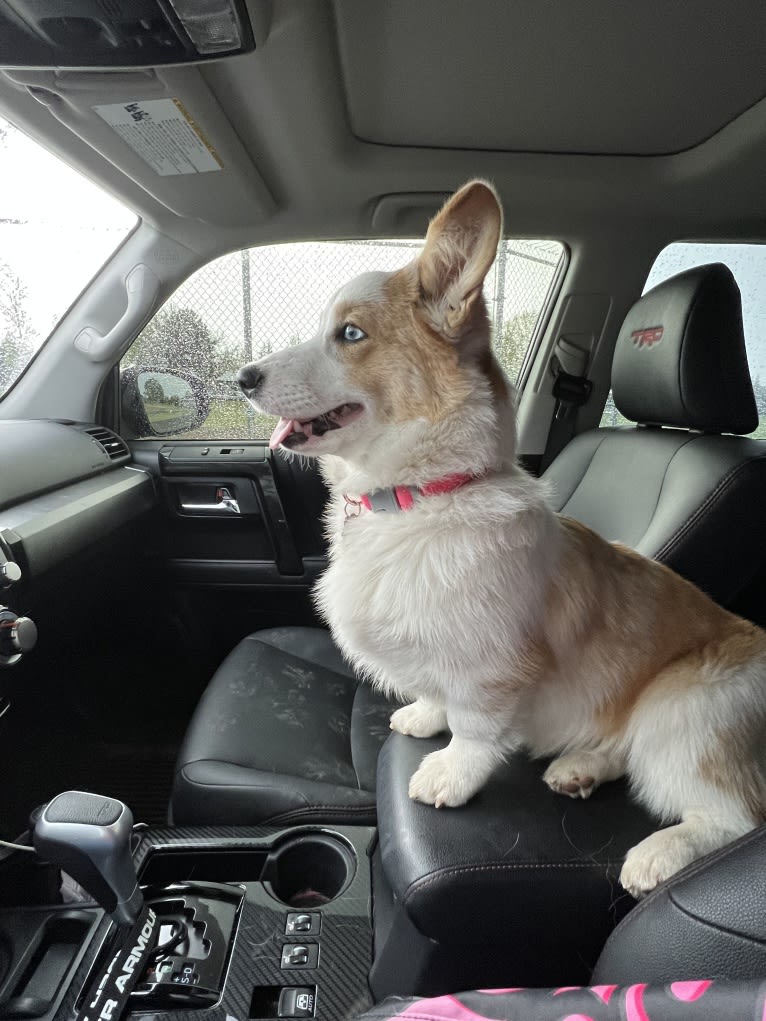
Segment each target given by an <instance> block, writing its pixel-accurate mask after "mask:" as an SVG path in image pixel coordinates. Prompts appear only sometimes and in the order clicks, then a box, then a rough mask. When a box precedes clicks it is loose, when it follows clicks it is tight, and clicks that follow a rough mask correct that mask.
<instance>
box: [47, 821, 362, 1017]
mask: <svg viewBox="0 0 766 1021" xmlns="http://www.w3.org/2000/svg"><path fill="white" fill-rule="evenodd" d="M319 832H321V833H325V834H328V833H332V834H336V835H337V836H339V837H340V838H341V839H342V840H344V841H345V842H346V843H347V844H349V845H351V846H352V847H353V849H354V852H355V855H356V862H357V864H356V870H355V872H354V875H353V878H352V879H351V882H350V883H349V885H348V887H347V888H346V889H345V891H344V892H343V893H341V895H340V896H338V897H337V898H336V899H335V900H333V901H331V902H330V903H329V904H325V905H323V906H321V907H312V908H311V910H312V911H320V912H321V914H322V928H321V933H320V935H319V936H309V937H306V939H305V940H302V941H301V942H318V943H319V947H320V950H319V963H318V966H317V968H316V969H315V970H294V971H284V970H282V969H281V968H280V959H281V955H282V947H283V945H284V944H285V943H295V942H297V941H298V939H297V937H295V936H291V937H286V936H285V935H284V928H285V922H286V918H287V912H288V911H289V910H295V909H294V908H292V909H291V908H289V907H288V906H287V905H283V904H281V903H279V902H278V901H277V900H276V899H275V898H274V897H273V896H272V895H271V894H270V893H269V891H268V889H267V887H266V886H265V885H264V884H263V883H262V882H258V881H252V882H247V883H246V884H245V888H246V894H245V903H244V906H243V909H242V914H241V917H240V922H239V926H238V929H237V935H236V938H235V941H234V949H233V952H232V955H231V959H230V963H229V970H228V974H227V977H226V982H225V985H224V991H223V997H222V999H221V1001H220V1003H219V1005H218V1006H216V1007H211V1008H208V1009H201V1010H186V1011H184V1010H178V1011H167V1012H163V1013H162V1014H157V1015H156V1016H157V1017H158V1018H163V1019H167V1021H248V1018H249V1016H250V1003H251V999H252V995H253V989H254V987H256V986H301V985H316V986H317V1002H316V1015H315V1016H316V1018H317V1021H345V1019H348V1018H352V1017H355V1016H356V1015H357V1014H359V1013H362V1012H363V1011H364V1010H366V1009H367V1008H368V1007H369V1006H370V1005H371V1003H372V998H371V996H370V993H369V990H368V987H367V975H368V973H369V969H370V965H371V962H372V920H371V916H372V900H371V883H370V862H369V853H370V850H371V845H372V843H373V840H374V836H375V830H374V829H372V828H368V827H359V826H332V827H327V826H324V827H320V826H293V827H290V828H283V829H273V828H269V827H264V826H258V827H246V828H245V827H243V828H236V829H234V828H231V827H226V828H224V827H184V828H178V829H170V828H166V829H150V830H146V831H145V832H144V834H143V835H142V838H141V842H140V844H139V846H138V848H137V849H136V851H135V854H134V859H135V863H136V868H137V869H140V868H141V866H142V865H143V864H144V863H145V862H146V861H147V859H148V857H149V855H150V854H151V853H152V852H154V851H159V850H163V851H164V850H175V851H184V850H195V849H203V848H205V849H209V850H212V849H225V848H229V849H232V850H233V849H237V850H266V851H270V850H272V849H274V848H278V847H279V846H280V844H282V843H284V842H285V841H286V840H287V839H289V838H294V837H297V836H300V835H305V834H307V833H319ZM177 878H178V880H183V879H188V878H190V877H189V876H183V875H179V876H178V877H177ZM196 878H201V877H196ZM110 929H113V927H111V925H110V923H109V922H108V920H106V919H104V921H103V922H102V923H101V925H100V926H99V928H98V930H97V932H96V936H95V937H94V939H93V941H92V944H91V946H90V947H89V948H88V952H87V953H86V955H85V957H84V959H83V962H82V964H81V965H80V967H79V968H78V970H77V972H76V974H75V977H74V980H73V982H72V983H71V986H70V989H69V991H68V992H67V994H66V995H65V997H64V999H63V1001H62V1003H61V1006H60V1008H59V1010H58V1011H57V1013H56V1019H55V1021H74V1019H76V1018H77V1016H78V1011H77V1000H78V998H79V997H80V995H81V992H82V990H84V989H85V988H87V987H88V986H89V985H90V984H91V983H92V982H93V978H94V977H95V975H96V974H97V971H96V969H94V963H98V964H99V965H100V963H101V960H103V959H104V958H105V957H106V955H107V951H108V948H109V946H110V944H111V941H112V938H113V931H112V932H110ZM105 937H106V942H105ZM97 958H98V961H97ZM127 1016H128V1017H135V1018H136V1019H139V1018H143V1019H144V1021H146V1018H147V1017H149V1016H155V1015H147V1014H146V1013H142V1014H139V1013H136V1014H130V1015H127Z"/></svg>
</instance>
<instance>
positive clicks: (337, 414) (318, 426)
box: [269, 403, 364, 450]
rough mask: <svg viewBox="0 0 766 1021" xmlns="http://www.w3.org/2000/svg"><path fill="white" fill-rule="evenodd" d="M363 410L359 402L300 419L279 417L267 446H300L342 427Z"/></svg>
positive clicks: (289, 447)
mask: <svg viewBox="0 0 766 1021" xmlns="http://www.w3.org/2000/svg"><path fill="white" fill-rule="evenodd" d="M363 411H364V408H363V407H362V405H361V404H352V403H349V404H340V405H339V406H338V407H337V408H333V409H332V410H331V411H325V413H324V414H323V415H317V416H316V418H309V419H305V420H301V419H298V418H280V420H279V421H278V422H277V424H276V428H275V429H274V432H273V433H272V434H271V439H270V440H269V446H270V447H271V449H272V450H274V449H275V448H276V447H278V446H280V444H281V445H282V446H283V447H287V448H288V449H290V450H294V449H295V448H296V447H302V446H303V445H304V444H306V443H308V442H309V440H311V439H312V438H313V437H317V438H318V437H322V436H324V434H325V433H327V432H330V431H331V430H332V429H342V428H343V426H344V425H349V423H351V422H353V421H354V420H355V419H357V418H359V416H360V415H361V414H362V412H363Z"/></svg>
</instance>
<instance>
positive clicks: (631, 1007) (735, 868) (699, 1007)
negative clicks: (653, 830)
mask: <svg viewBox="0 0 766 1021" xmlns="http://www.w3.org/2000/svg"><path fill="white" fill-rule="evenodd" d="M765 852H766V827H762V828H761V829H759V830H756V831H754V832H753V833H748V834H746V835H745V836H744V837H742V838H740V839H739V840H737V841H735V842H734V843H732V844H729V845H728V846H727V847H725V848H722V849H721V850H718V851H715V852H713V853H712V854H710V855H708V856H707V857H705V858H701V859H699V860H698V861H696V862H693V863H692V864H691V865H690V866H689V867H688V868H686V869H684V870H683V871H682V872H679V873H678V874H677V875H676V876H674V877H673V878H672V879H671V880H670V881H669V882H667V883H664V884H663V885H662V886H660V887H658V888H657V889H656V890H655V891H654V892H653V893H651V894H650V895H649V896H648V897H647V898H646V900H644V901H642V903H641V904H640V905H639V906H638V907H636V908H634V909H633V911H631V912H630V914H628V915H627V917H626V918H625V919H624V920H623V921H622V922H621V923H620V925H618V926H617V928H616V929H615V930H614V932H613V933H612V934H611V936H610V937H609V939H608V941H607V943H606V946H605V947H604V949H603V950H602V952H601V955H600V957H599V958H598V961H597V963H596V966H595V968H594V969H593V972H592V973H591V975H590V978H589V980H588V981H589V982H590V986H589V987H587V988H583V987H582V986H581V985H569V984H567V985H566V986H565V987H563V988H561V987H560V988H555V987H554V988H539V989H534V988H532V989H523V988H521V989H520V988H514V987H515V986H516V985H517V982H516V980H515V978H513V977H512V974H511V972H512V969H513V967H514V965H515V956H516V949H517V947H516V946H515V945H510V946H509V947H508V951H509V966H508V967H509V978H508V981H507V985H509V986H511V987H512V988H505V989H497V990H494V991H493V990H486V989H485V990H482V991H480V992H468V993H460V994H458V995H456V996H455V995H438V996H434V997H432V998H429V999H422V998H412V997H407V998H403V997H398V996H391V997H388V998H386V999H385V1000H384V1001H383V1002H381V1003H379V1004H377V1005H376V1006H375V1007H373V1008H372V1009H371V1010H369V1011H368V1012H367V1013H365V1014H364V1017H363V1018H362V1019H360V1021H389V1019H394V1018H402V1019H404V1018H412V1019H414V1018H422V1019H425V1018H428V1019H429V1021H454V1019H456V1018H469V1017H470V1018H476V1021H479V1019H482V1018H483V1019H487V1021H492V1019H497V1021H511V1019H512V1018H527V1017H528V1018H533V1017H534V1018H536V1019H537V1021H561V1019H562V1018H564V1017H567V1018H572V1019H574V1018H583V1017H587V1018H591V1019H593V1021H623V1019H625V1018H634V1019H641V1018H647V1017H650V1018H652V1019H653V1021H684V1019H686V1018H688V1019H690V1021H694V1019H698V1021H718V1019H719V1018H727V1019H728V1018H732V1019H733V1018H762V1017H764V1016H766V984H764V980H763V976H764V974H766V912H765V911H764V907H765V906H766V869H764V867H763V862H764V853H765ZM526 917H527V918H529V917H530V916H526ZM532 954H534V947H533V948H532Z"/></svg>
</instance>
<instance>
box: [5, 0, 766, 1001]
mask: <svg viewBox="0 0 766 1021" xmlns="http://www.w3.org/2000/svg"><path fill="white" fill-rule="evenodd" d="M765 46H766V13H764V10H763V7H762V5H760V4H756V3H755V2H754V0H741V2H740V3H738V4H735V5H729V6H728V7H722V6H720V5H713V4H710V3H709V2H708V0H688V2H686V3H684V4H683V5H681V4H665V5H662V4H658V3H650V2H646V0H640V2H639V3H636V4H633V5H630V6H622V5H615V4H610V3H607V2H606V0H581V2H576V3H573V4H569V5H551V4H540V3H533V2H531V0H513V2H512V3H507V2H501V0H474V2H472V3H470V4H469V3H464V2H461V0H418V2H417V3H413V2H407V0H378V2H375V0H136V2H134V3H131V4H130V5H118V4H112V3H106V2H102V0H75V2H71V0H68V2H63V0H33V2H29V0H0V763H2V771H1V774H0V1019H5V1018H7V1019H37V1018H39V1019H44V1021H63V1019H78V1021H79V1019H82V1021H86V1019H87V1021H94V1019H100V1021H119V1019H120V1018H127V1017H129V1016H133V1015H136V1016H138V1015H142V1014H144V1015H151V1016H152V1017H154V1018H157V1019H163V1021H164V1019H165V1018H167V1021H174V1019H180V1018H184V1019H191V1018H200V1019H204V1018H211V1019H215V1021H251V1019H252V1021H259V1019H264V1021H266V1019H275V1018H287V1017H314V1018H317V1019H320V1021H347V1019H348V1021H350V1019H361V1018H365V1019H367V1021H372V1019H376V1021H388V1019H393V1018H395V1017H402V1018H417V1019H420V1021H446V1019H452V1021H468V1019H469V1018H473V1019H476V1018H479V1019H482V1018H484V1019H497V1021H511V1019H517V1018H519V1019H521V1018H532V1017H534V1018H539V1019H540V1021H547V1019H551V1021H552V1019H554V1018H564V1017H570V1018H592V1019H597V1021H598V1019H611V1018H628V1019H631V1021H633V1019H635V1021H641V1019H644V1018H648V1017H651V1018H652V1019H655V1021H656V1019H659V1021H673V1019H675V1018H679V1019H682V1018H686V1017H692V1016H694V1017H698V1018H703V1019H705V1018H707V1017H708V1016H709V1017H710V1018H713V1017H716V1018H720V1017H727V1018H735V1017H748V1018H750V1017H761V1016H762V1013H763V1011H764V997H765V996H766V922H765V921H764V919H765V918H766V913H765V912H764V907H766V870H764V868H763V851H764V843H766V827H764V828H763V829H757V830H754V831H753V832H751V833H749V834H747V835H746V836H745V837H743V838H741V839H739V840H737V841H735V842H733V843H732V844H730V845H728V846H726V847H724V848H723V849H721V850H719V851H716V852H713V853H712V854H710V855H708V856H706V857H704V858H702V859H700V860H698V861H696V862H694V863H693V864H692V865H691V866H689V867H688V868H686V869H684V870H682V871H681V872H680V873H678V874H677V875H676V876H674V877H672V878H671V879H670V880H668V881H667V882H665V883H663V884H661V885H660V886H659V887H657V889H656V890H655V891H654V892H652V893H651V894H649V896H647V897H646V898H644V899H643V900H641V901H640V902H636V901H635V900H634V899H633V898H632V897H631V896H630V895H629V894H628V893H627V892H626V891H625V890H623V889H622V888H621V887H620V884H619V881H618V876H619V873H620V867H621V864H622V861H623V859H624V856H625V854H626V852H627V850H628V849H629V848H630V847H632V846H633V845H634V844H635V843H636V842H637V841H638V840H641V839H643V838H644V837H645V836H646V835H647V834H648V833H650V832H651V831H652V830H653V829H655V828H656V822H655V821H654V820H653V819H651V818H650V817H649V815H648V814H647V812H646V811H645V810H644V809H643V808H642V807H641V806H640V805H639V804H638V802H637V801H635V800H634V799H633V797H632V795H631V792H630V790H629V788H628V786H627V784H626V783H625V782H624V781H622V780H619V781H615V782H610V783H607V784H605V785H604V786H603V787H601V788H600V789H599V790H598V791H597V792H596V793H595V794H594V795H593V796H592V797H591V798H589V799H588V800H571V799H568V798H564V797H557V796H555V795H553V794H552V793H551V792H550V791H549V790H548V789H547V788H546V787H545V785H544V784H543V782H542V780H541V777H542V773H543V771H544V769H545V763H544V762H540V761H532V760H530V759H529V758H528V757H527V756H526V755H524V754H523V753H519V754H514V755H510V756H508V758H507V760H506V761H505V762H503V764H502V765H501V766H499V767H498V769H497V770H496V771H495V773H494V774H493V776H492V778H491V779H490V781H489V783H488V784H487V786H486V787H485V788H484V789H483V790H482V791H481V792H480V793H479V794H478V795H477V796H476V797H475V798H473V799H472V800H471V801H470V802H469V803H468V804H466V805H464V806H462V807H460V808H455V809H444V810H439V811H437V810H436V809H434V808H433V807H431V806H427V805H424V804H421V803H419V802H416V801H413V800H411V799H410V797H409V796H408V782H409V778H410V777H411V775H412V773H413V772H414V771H415V769H416V768H417V765H418V762H419V761H420V759H421V757H422V755H423V753H424V751H430V750H434V749H437V748H441V747H443V746H444V745H445V744H446V741H447V740H448V737H447V735H444V736H440V737H437V738H428V739H418V738H414V737H405V736H403V735H401V734H398V733H392V732H391V730H390V728H389V717H390V714H391V712H392V711H393V710H394V709H395V708H396V704H395V703H394V702H393V701H392V700H391V699H390V698H388V697H386V696H385V695H384V694H383V693H381V692H380V691H378V690H376V689H374V688H373V687H372V686H370V685H369V684H368V683H366V682H365V681H364V679H363V678H360V677H359V676H357V675H356V674H355V672H354V670H353V669H352V667H351V666H350V665H349V664H348V663H347V662H346V661H345V660H344V659H343V657H342V656H341V653H340V652H339V650H338V649H337V648H336V646H335V644H334V642H333V640H332V637H331V635H330V632H329V630H328V628H327V625H326V622H325V621H323V620H322V619H321V617H320V616H319V614H318V612H317V610H316V608H315V607H314V604H313V602H312V597H311V592H312V587H313V585H314V583H315V581H316V580H317V578H318V577H319V576H320V575H321V573H322V571H323V569H324V567H325V566H326V564H327V544H326V540H325V536H324V531H323V525H322V512H323V507H324V503H325V499H326V495H327V493H326V489H325V485H324V482H323V480H322V477H321V474H320V472H319V470H318V468H317V465H316V463H315V462H313V461H312V460H311V459H302V458H300V457H294V456H291V455H289V454H286V453H284V452H283V451H280V450H279V449H272V448H271V447H270V446H269V434H270V432H271V430H272V428H273V421H271V420H269V419H268V418H267V417H266V416H260V415H258V414H256V413H254V412H253V410H252V409H250V408H248V406H247V404H246V402H245V400H244V397H243V395H242V393H241V392H240V388H239V386H238V385H237V382H236V372H237V370H238V368H239V367H240V366H242V365H245V364H246V363H249V362H252V361H253V360H254V359H257V358H258V357H260V356H262V355H265V354H268V353H270V352H271V351H272V350H277V349H279V348H281V347H285V346H289V345H292V344H295V343H298V342H300V341H301V340H305V339H307V338H308V337H309V336H311V334H312V332H313V330H314V329H315V328H316V323H317V321H318V318H319V315H320V312H321V309H322V306H323V304H324V302H325V301H326V300H327V298H328V297H329V296H330V295H331V294H332V293H333V292H334V291H335V290H337V288H338V287H339V286H340V285H341V284H343V283H344V282H345V280H347V279H349V278H350V277H351V276H354V275H356V274H358V273H361V272H365V271H367V270H369V269H383V268H385V269H389V268H396V267H399V266H402V265H404V264H405V263H406V262H408V261H409V260H410V259H411V258H412V257H413V255H414V254H415V253H416V252H417V250H418V246H419V244H420V243H421V241H422V238H423V236H424V233H425V230H426V228H427V225H428V222H429V220H430V219H431V218H432V217H433V216H434V215H435V214H436V212H437V211H438V210H439V208H440V207H441V205H442V204H443V202H444V200H445V198H446V197H448V196H449V195H450V194H451V193H452V192H453V191H455V190H456V189H457V188H458V187H460V185H462V184H463V183H464V182H466V181H467V180H470V179H472V178H482V179H485V180H488V181H491V182H492V184H493V185H494V186H495V188H496V189H497V192H498V194H499V196H500V198H501V200H502V202H503V206H504V210H505V228H504V229H505V237H504V239H503V241H502V243H501V245H500V249H499V254H498V261H497V266H496V268H495V270H493V274H494V275H493V277H492V282H491V285H490V289H489V290H486V291H485V297H486V298H487V302H488V306H489V311H490V315H491V317H492V319H493V322H494V331H495V341H494V343H495V350H496V353H497V356H498V358H499V359H500V361H501V362H502V364H503V366H504V368H505V369H506V371H507V373H508V375H509V377H510V378H511V381H512V382H515V385H516V389H517V394H518V397H517V426H518V435H519V450H520V459H521V463H522V465H523V466H524V468H525V469H526V470H527V471H529V472H531V473H533V474H535V475H539V476H541V477H542V478H543V479H544V480H545V482H546V484H547V493H548V499H549V500H550V503H551V505H552V506H553V508H554V509H555V510H556V511H557V512H559V513H561V514H563V515H566V516H568V517H571V518H574V519H576V520H577V521H579V522H582V523H583V524H584V525H587V526H588V527H589V528H591V529H593V530H594V531H596V532H597V533H599V534H600V535H601V536H603V537H604V538H606V539H607V540H609V541H615V542H620V543H623V544H625V545H627V546H628V547H630V548H632V549H634V550H636V551H638V552H639V553H641V554H643V555H644V556H646V557H650V558H654V559H656V560H657V561H659V562H660V563H662V564H665V565H666V566H667V567H669V568H671V569H672V570H674V571H676V572H678V573H679V574H680V575H682V576H683V577H685V578H687V579H688V580H690V581H691V582H693V583H694V584H696V585H697V586H699V587H700V588H701V589H703V590H704V591H705V592H706V593H708V594H709V595H710V596H711V597H712V598H713V599H715V600H716V601H717V602H718V603H719V604H720V605H722V606H723V607H725V608H727V609H729V610H731V611H733V612H735V613H737V614H740V615H741V616H743V617H745V618H747V619H748V620H750V621H752V622H753V623H755V624H757V625H759V626H764V625H766V543H765V542H764V538H763V526H762V523H763V521H764V520H766V446H764V444H766V387H764V386H762V385H761V374H762V371H763V373H764V380H765V382H766V339H765V338H766V296H765V295H766V284H765V283H764V281H766V247H764V243H765V242H766V190H764V187H763V182H764V180H765V179H766V69H764V64H763V52H764V47H765ZM59 168H60V169H59ZM59 174H61V175H62V176H59ZM647 355H651V357H647Z"/></svg>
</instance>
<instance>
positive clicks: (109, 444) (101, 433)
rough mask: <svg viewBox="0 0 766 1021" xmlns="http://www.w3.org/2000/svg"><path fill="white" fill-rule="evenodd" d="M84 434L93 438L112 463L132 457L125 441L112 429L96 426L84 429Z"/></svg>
mask: <svg viewBox="0 0 766 1021" xmlns="http://www.w3.org/2000/svg"><path fill="white" fill-rule="evenodd" d="M83 432H86V433H87V434H88V436H92V437H93V439H94V440H95V441H96V443H98V445H99V446H100V447H101V449H102V450H103V451H104V453H105V454H106V455H107V457H108V458H109V460H110V461H122V460H123V458H126V457H130V451H129V450H128V445H127V443H126V442H125V440H123V439H120V437H119V436H118V435H117V433H113V432H112V431H111V429H104V428H103V426H100V425H94V426H92V427H91V428H90V429H84V430H83Z"/></svg>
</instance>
